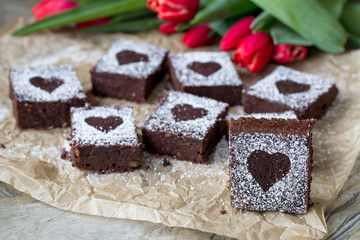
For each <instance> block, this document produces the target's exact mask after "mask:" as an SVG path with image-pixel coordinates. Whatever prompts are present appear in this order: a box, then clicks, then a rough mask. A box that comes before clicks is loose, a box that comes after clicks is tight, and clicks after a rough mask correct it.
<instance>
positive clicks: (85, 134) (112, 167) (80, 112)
mask: <svg viewBox="0 0 360 240" xmlns="http://www.w3.org/2000/svg"><path fill="white" fill-rule="evenodd" d="M70 146H71V155H70V156H71V157H70V158H71V159H70V160H71V161H72V162H73V165H74V166H75V167H77V168H80V169H87V170H94V171H98V172H100V173H109V172H124V171H132V170H135V169H137V168H138V167H139V166H140V160H141V150H140V143H139V142H138V138H137V134H136V131H135V125H134V117H133V109H132V108H130V107H121V108H118V107H93V108H89V109H87V108H72V109H71V140H70Z"/></svg>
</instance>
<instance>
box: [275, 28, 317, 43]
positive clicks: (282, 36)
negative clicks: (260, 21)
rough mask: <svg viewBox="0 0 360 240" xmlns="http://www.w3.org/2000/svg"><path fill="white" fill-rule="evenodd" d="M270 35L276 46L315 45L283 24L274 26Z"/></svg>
mask: <svg viewBox="0 0 360 240" xmlns="http://www.w3.org/2000/svg"><path fill="white" fill-rule="evenodd" d="M270 35H271V36H272V38H273V40H274V43H275V44H294V45H303V46H311V45H314V44H312V43H311V42H309V41H308V40H306V39H305V38H303V37H302V36H301V35H299V34H298V33H296V32H294V31H293V30H291V29H290V28H289V27H287V26H285V25H284V24H282V23H277V24H274V25H273V26H272V27H271V28H270Z"/></svg>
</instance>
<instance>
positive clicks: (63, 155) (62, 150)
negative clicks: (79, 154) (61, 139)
mask: <svg viewBox="0 0 360 240" xmlns="http://www.w3.org/2000/svg"><path fill="white" fill-rule="evenodd" d="M67 155H68V152H67V151H66V150H65V148H62V149H61V154H60V158H61V159H64V160H66V159H67Z"/></svg>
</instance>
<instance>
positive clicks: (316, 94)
mask: <svg viewBox="0 0 360 240" xmlns="http://www.w3.org/2000/svg"><path fill="white" fill-rule="evenodd" d="M337 93H338V90H337V88H336V86H335V84H334V83H332V82H329V81H327V80H325V79H322V78H320V77H317V76H314V75H311V74H307V73H303V72H299V71H296V70H293V69H291V68H287V67H283V66H279V67H277V68H276V69H275V70H274V71H273V72H272V73H271V74H270V75H268V76H266V77H265V78H264V79H262V80H260V81H259V82H257V83H256V84H254V85H253V86H250V88H249V89H248V90H247V91H246V92H245V94H244V111H245V112H247V113H254V112H258V113H259V112H284V111H287V110H293V111H294V112H295V113H296V115H297V117H298V119H309V118H320V117H321V116H323V115H324V114H325V112H326V111H327V109H328V108H329V106H330V105H331V103H332V102H333V101H334V99H335V97H336V95H337Z"/></svg>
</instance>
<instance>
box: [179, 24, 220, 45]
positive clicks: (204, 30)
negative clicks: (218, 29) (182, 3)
mask: <svg viewBox="0 0 360 240" xmlns="http://www.w3.org/2000/svg"><path fill="white" fill-rule="evenodd" d="M210 33H211V28H210V27H209V26H207V25H199V26H196V27H194V28H192V29H190V30H189V31H187V32H186V33H185V34H184V37H183V39H182V41H183V43H184V44H185V45H186V46H188V47H190V48H196V47H201V46H207V45H211V44H213V43H214V42H215V40H216V35H212V36H210Z"/></svg>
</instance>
